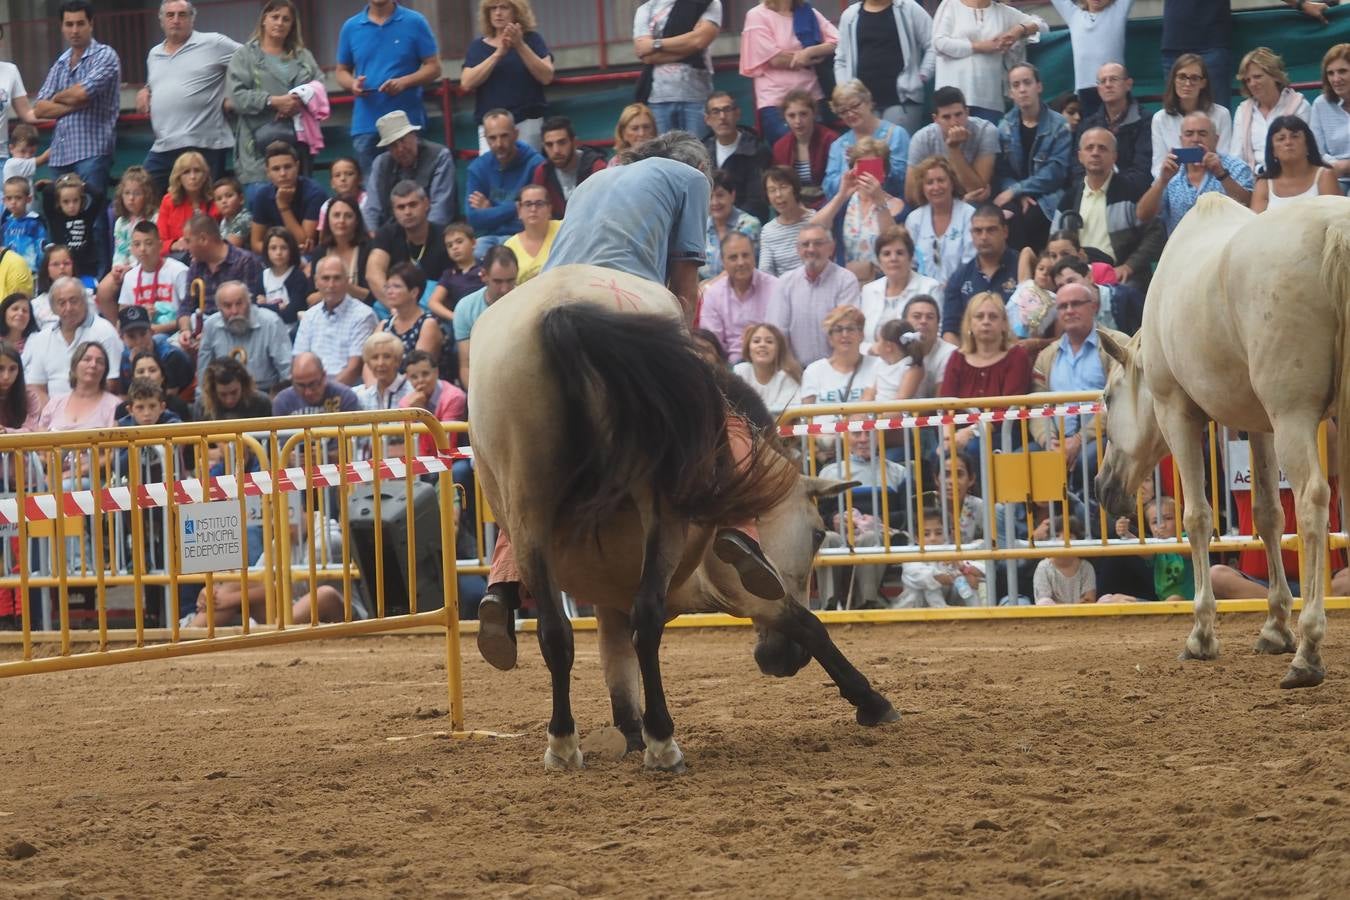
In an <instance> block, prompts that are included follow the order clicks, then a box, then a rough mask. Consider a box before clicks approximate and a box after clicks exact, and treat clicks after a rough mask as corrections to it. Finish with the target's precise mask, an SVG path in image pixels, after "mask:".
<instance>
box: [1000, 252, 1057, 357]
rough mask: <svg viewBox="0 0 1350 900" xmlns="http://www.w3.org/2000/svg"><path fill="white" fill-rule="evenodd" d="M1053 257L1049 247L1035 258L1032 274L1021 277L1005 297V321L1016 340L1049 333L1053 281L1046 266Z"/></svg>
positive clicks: (1052, 317)
mask: <svg viewBox="0 0 1350 900" xmlns="http://www.w3.org/2000/svg"><path fill="white" fill-rule="evenodd" d="M1054 265H1055V257H1054V254H1052V253H1051V252H1050V251H1049V250H1046V251H1044V252H1043V253H1041V255H1040V256H1038V257H1037V258H1036V268H1035V274H1034V275H1033V276H1032V277H1031V278H1029V279H1027V280H1026V281H1023V282H1022V283H1021V284H1019V285H1018V286H1017V290H1015V291H1013V295H1012V297H1010V298H1009V299H1008V306H1007V313H1008V325H1009V326H1010V327H1011V328H1012V331H1013V334H1015V335H1016V336H1017V338H1018V339H1019V340H1026V339H1028V338H1042V337H1050V336H1052V335H1053V333H1054V325H1055V281H1054V278H1053V277H1051V275H1050V270H1051V269H1052V268H1053V267H1054Z"/></svg>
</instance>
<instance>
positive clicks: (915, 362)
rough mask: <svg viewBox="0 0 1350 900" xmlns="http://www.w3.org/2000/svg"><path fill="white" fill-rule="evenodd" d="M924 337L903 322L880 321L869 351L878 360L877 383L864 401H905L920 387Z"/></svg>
mask: <svg viewBox="0 0 1350 900" xmlns="http://www.w3.org/2000/svg"><path fill="white" fill-rule="evenodd" d="M922 341H923V335H921V334H919V332H917V331H915V330H914V329H912V328H910V327H909V325H907V324H906V323H905V322H904V321H903V320H902V319H891V320H890V321H889V322H882V323H881V327H880V328H878V329H877V339H876V340H875V341H873V342H872V348H871V352H872V353H874V354H876V355H877V356H878V357H880V358H881V362H882V365H880V366H877V368H876V380H875V381H874V382H873V383H872V386H871V388H870V389H869V391H864V392H863V399H864V400H877V401H882V402H885V401H888V400H908V399H910V398H911V397H913V396H914V395H915V394H916V393H918V391H919V387H920V386H921V385H922V384H923V377H924V368H923V352H922V351H921V350H920V349H919V345H920V343H921V342H922Z"/></svg>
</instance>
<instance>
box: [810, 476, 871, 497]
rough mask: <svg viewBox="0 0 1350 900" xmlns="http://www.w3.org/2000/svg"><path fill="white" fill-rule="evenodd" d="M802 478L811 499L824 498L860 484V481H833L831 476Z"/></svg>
mask: <svg viewBox="0 0 1350 900" xmlns="http://www.w3.org/2000/svg"><path fill="white" fill-rule="evenodd" d="M802 480H803V481H805V482H806V494H807V496H809V497H810V498H811V499H812V500H824V499H825V498H826V497H833V496H834V495H835V494H840V493H843V492H844V491H848V490H852V489H853V488H855V487H859V486H861V485H862V482H861V481H835V480H833V479H831V478H810V477H805V478H803V479H802Z"/></svg>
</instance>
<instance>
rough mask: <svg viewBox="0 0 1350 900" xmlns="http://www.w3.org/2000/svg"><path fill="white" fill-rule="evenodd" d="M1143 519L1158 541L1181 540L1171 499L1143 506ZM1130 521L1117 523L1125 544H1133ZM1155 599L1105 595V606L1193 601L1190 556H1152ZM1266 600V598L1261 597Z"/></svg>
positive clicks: (1175, 554)
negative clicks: (1150, 601)
mask: <svg viewBox="0 0 1350 900" xmlns="http://www.w3.org/2000/svg"><path fill="white" fill-rule="evenodd" d="M1144 517H1145V518H1146V519H1147V520H1148V530H1149V534H1151V535H1152V536H1153V537H1154V538H1155V539H1162V540H1171V541H1175V540H1179V539H1180V538H1181V531H1180V529H1179V528H1178V527H1177V501H1175V500H1173V499H1172V498H1171V497H1156V498H1154V499H1152V500H1149V501H1148V502H1147V503H1146V504H1144ZM1129 526H1130V520H1129V519H1127V518H1124V517H1122V518H1119V519H1117V520H1116V535H1117V537H1121V538H1124V539H1125V540H1134V539H1135V536H1134V535H1133V534H1131V533H1130V528H1129ZM1152 562H1153V596H1152V597H1131V596H1130V595H1129V594H1106V595H1103V597H1102V600H1101V602H1103V603H1135V602H1138V601H1140V600H1145V601H1147V600H1194V599H1195V568H1194V566H1192V565H1191V557H1190V554H1188V553H1155V554H1154V555H1153V560H1152ZM1262 596H1264V595H1262Z"/></svg>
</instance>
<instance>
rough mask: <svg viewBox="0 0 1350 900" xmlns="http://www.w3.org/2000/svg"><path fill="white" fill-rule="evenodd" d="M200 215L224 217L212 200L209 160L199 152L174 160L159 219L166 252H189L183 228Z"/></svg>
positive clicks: (187, 153) (180, 156) (160, 233)
mask: <svg viewBox="0 0 1350 900" xmlns="http://www.w3.org/2000/svg"><path fill="white" fill-rule="evenodd" d="M198 213H202V214H204V215H208V216H210V217H211V218H213V219H219V218H220V213H219V212H217V210H216V203H215V201H214V200H212V199H211V170H210V169H209V168H208V167H207V164H206V157H204V156H202V155H201V154H200V153H198V152H197V151H196V150H189V151H187V152H186V153H180V154H179V156H178V158H177V159H176V160H174V161H173V168H172V169H171V170H169V189H168V190H167V191H165V193H164V198H163V199H162V200H160V203H159V215H158V216H157V217H156V218H155V224H156V225H158V226H159V237H160V240H162V241H163V242H164V249H165V251H166V252H171V253H183V252H185V251H186V250H187V241H186V239H184V237H183V226H184V225H186V224H187V220H188V219H190V218H192V217H193V216H195V215H197V214H198Z"/></svg>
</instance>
